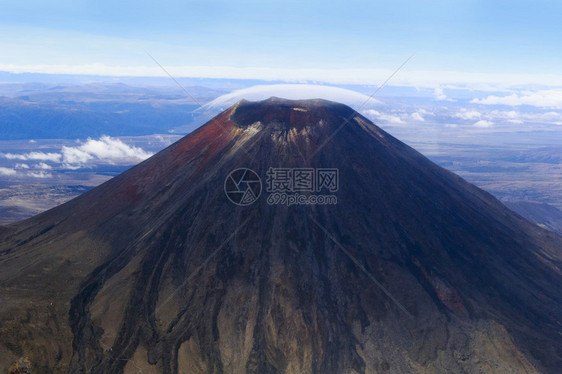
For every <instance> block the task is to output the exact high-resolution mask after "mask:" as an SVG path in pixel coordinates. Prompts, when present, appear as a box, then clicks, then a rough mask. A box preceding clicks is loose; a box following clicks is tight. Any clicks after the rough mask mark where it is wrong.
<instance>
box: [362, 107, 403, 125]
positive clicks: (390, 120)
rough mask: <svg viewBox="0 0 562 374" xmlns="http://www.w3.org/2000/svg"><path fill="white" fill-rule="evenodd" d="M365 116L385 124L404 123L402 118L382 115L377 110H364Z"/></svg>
mask: <svg viewBox="0 0 562 374" xmlns="http://www.w3.org/2000/svg"><path fill="white" fill-rule="evenodd" d="M363 114H364V115H366V116H367V117H370V118H372V119H374V120H376V121H380V122H383V123H389V124H402V123H404V122H403V121H402V118H400V117H399V116H395V115H392V114H385V113H381V112H379V111H377V110H374V109H367V110H364V111H363Z"/></svg>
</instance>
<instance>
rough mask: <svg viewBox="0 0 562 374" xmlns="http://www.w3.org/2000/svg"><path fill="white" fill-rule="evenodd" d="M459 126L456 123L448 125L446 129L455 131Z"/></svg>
mask: <svg viewBox="0 0 562 374" xmlns="http://www.w3.org/2000/svg"><path fill="white" fill-rule="evenodd" d="M458 126H459V125H457V124H456V123H446V124H445V127H448V128H450V129H454V128H457V127H458Z"/></svg>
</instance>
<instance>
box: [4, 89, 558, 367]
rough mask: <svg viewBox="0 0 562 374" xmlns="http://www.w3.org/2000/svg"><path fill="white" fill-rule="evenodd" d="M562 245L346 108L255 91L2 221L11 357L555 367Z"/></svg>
mask: <svg viewBox="0 0 562 374" xmlns="http://www.w3.org/2000/svg"><path fill="white" fill-rule="evenodd" d="M561 251H562V239H561V237H560V236H558V235H556V234H554V233H552V232H549V231H546V230H543V229H541V228H539V227H537V226H536V225H533V224H531V223H529V222H527V221H525V220H524V219H523V218H521V217H520V216H518V215H516V214H515V213H513V212H511V211H510V210H508V209H507V208H505V207H504V206H503V205H502V204H501V203H500V202H499V201H498V200H496V199H495V198H494V197H492V196H491V195H490V194H488V193H486V192H484V191H482V190H480V189H478V188H476V187H475V186H473V185H471V184H469V183H467V182H465V181H464V180H463V179H461V178H460V177H458V176H456V175H455V174H453V173H450V172H448V171H446V170H444V169H442V168H440V167H438V166H436V165H435V164H433V163H432V162H430V161H429V160H428V159H426V158H425V157H424V156H422V155H421V154H419V153H418V152H416V151H415V150H413V149H412V148H410V147H408V146H407V145H405V144H404V143H402V142H400V141H398V140H397V139H395V138H393V137H392V136H391V135H389V134H387V133H386V132H384V131H383V130H381V129H380V128H378V127H377V126H375V125H374V124H373V123H371V122H370V121H369V120H368V119H366V118H365V117H363V116H361V115H360V114H359V113H357V112H355V111H353V110H352V109H351V108H349V107H347V106H345V105H342V104H337V103H334V102H329V101H324V100H304V101H290V100H284V99H279V98H271V99H268V100H265V101H260V102H248V101H241V102H239V103H237V104H235V105H234V106H232V107H231V108H229V109H228V110H226V111H224V112H223V113H221V114H219V115H218V116H217V117H215V118H214V119H213V120H211V121H209V122H208V123H206V124H205V125H203V126H202V127H200V128H199V129H198V130H196V131H194V132H193V133H191V134H189V135H187V136H186V137H184V138H182V139H181V140H179V141H178V142H177V143H175V144H173V145H172V146H170V147H168V148H166V149H165V150H163V151H161V152H160V153H158V154H156V155H155V156H153V157H151V158H150V159H148V160H146V161H144V162H143V163H141V164H139V165H137V166H136V167H134V168H132V169H130V170H128V171H126V172H124V173H123V174H121V175H119V176H117V177H115V178H113V179H112V180H110V181H108V182H106V183H104V184H103V185H101V186H99V187H97V188H95V189H93V190H91V191H89V192H87V193H85V194H83V195H81V196H80V197H78V198H76V199H74V200H72V201H70V202H68V203H66V204H63V205H61V206H59V207H57V208H54V209H52V210H50V211H47V212H45V213H42V214H40V215H38V216H36V217H33V218H31V219H29V220H27V221H23V222H20V223H17V224H14V225H11V226H8V227H5V228H0V299H1V300H2V302H1V303H0V343H1V344H0V371H2V370H4V371H7V370H8V368H9V366H10V365H11V364H12V363H14V362H16V361H17V360H22V359H28V360H29V362H30V363H31V365H32V367H33V368H36V370H37V371H38V372H53V373H64V372H69V373H84V372H88V373H137V372H138V371H139V370H142V372H145V373H148V372H161V373H261V374H263V373H385V372H388V373H406V372H408V373H422V372H423V373H426V372H430V373H431V372H434V373H442V372H449V373H460V372H513V373H519V372H526V373H534V372H544V373H556V372H559V370H560V368H561V367H562V351H561V347H562V329H561V316H562V290H561V288H560V284H562V275H561V255H560V254H561Z"/></svg>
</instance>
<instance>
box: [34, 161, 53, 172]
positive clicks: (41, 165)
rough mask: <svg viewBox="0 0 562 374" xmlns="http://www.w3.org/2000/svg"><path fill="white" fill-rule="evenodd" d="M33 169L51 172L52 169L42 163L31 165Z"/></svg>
mask: <svg viewBox="0 0 562 374" xmlns="http://www.w3.org/2000/svg"><path fill="white" fill-rule="evenodd" d="M33 168H34V169H42V170H51V169H52V168H53V167H52V166H51V165H49V164H46V163H44V162H40V163H38V164H35V165H33Z"/></svg>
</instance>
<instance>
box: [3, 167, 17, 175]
mask: <svg viewBox="0 0 562 374" xmlns="http://www.w3.org/2000/svg"><path fill="white" fill-rule="evenodd" d="M17 173H18V172H17V171H15V170H14V169H10V168H5V167H0V175H4V176H10V175H16V174H17Z"/></svg>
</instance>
